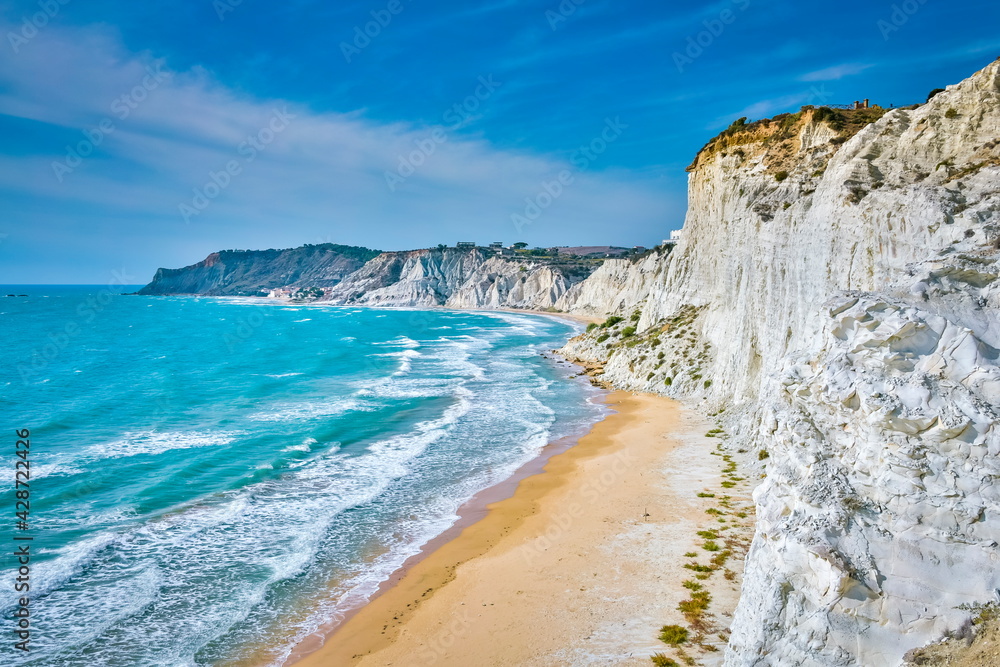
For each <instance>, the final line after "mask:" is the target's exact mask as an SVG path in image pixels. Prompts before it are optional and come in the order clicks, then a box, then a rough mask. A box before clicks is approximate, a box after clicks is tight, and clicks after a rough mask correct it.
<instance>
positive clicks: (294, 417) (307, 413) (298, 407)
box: [247, 398, 375, 422]
mask: <svg viewBox="0 0 1000 667" xmlns="http://www.w3.org/2000/svg"><path fill="white" fill-rule="evenodd" d="M374 409H375V408H374V407H372V406H370V405H366V404H365V403H364V402H363V401H358V400H356V399H354V398H348V399H339V400H333V401H306V402H302V403H284V404H279V405H275V406H273V407H272V408H270V409H268V410H266V411H261V412H257V413H254V414H251V415H248V416H247V419H248V420H250V421H255V422H287V421H304V420H308V419H318V418H320V417H335V416H339V415H343V414H347V413H348V412H371V411H372V410H374Z"/></svg>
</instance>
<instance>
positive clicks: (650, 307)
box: [565, 61, 1000, 667]
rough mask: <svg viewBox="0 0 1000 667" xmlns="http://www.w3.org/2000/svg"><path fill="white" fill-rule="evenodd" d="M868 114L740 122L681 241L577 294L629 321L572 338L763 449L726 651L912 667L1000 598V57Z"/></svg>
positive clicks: (579, 351) (613, 266)
mask: <svg viewBox="0 0 1000 667" xmlns="http://www.w3.org/2000/svg"><path fill="white" fill-rule="evenodd" d="M831 116H834V117H831ZM842 116H843V114H842ZM857 120H858V119H857V118H853V119H847V122H845V119H844V118H843V117H841V118H839V119H838V118H836V117H835V114H831V113H830V112H829V111H828V110H811V111H810V110H806V111H804V112H803V113H802V114H798V115H795V116H789V117H785V118H780V119H776V120H775V122H772V123H766V124H759V125H756V126H753V127H751V126H747V127H746V128H742V129H741V128H734V129H733V130H731V131H730V132H729V133H727V135H726V136H724V137H722V138H720V140H719V141H716V142H714V143H713V144H710V145H709V146H708V147H706V149H705V150H704V151H703V152H702V153H701V154H700V155H699V157H698V159H697V160H696V162H695V164H694V165H693V166H692V175H691V179H690V196H689V201H690V208H689V211H688V216H687V219H686V222H685V225H684V234H683V238H682V240H681V242H680V243H679V245H678V246H677V248H676V249H675V250H674V252H673V253H671V255H670V256H668V257H666V258H665V259H663V260H662V261H657V260H656V259H655V258H651V259H650V260H649V262H648V263H647V264H646V265H643V264H642V263H636V264H628V265H627V264H619V263H615V262H607V263H606V264H605V265H604V266H603V267H602V268H601V269H600V270H599V271H597V272H596V273H595V274H594V276H593V277H591V278H590V279H589V280H588V281H587V282H586V283H584V284H583V285H581V286H580V287H579V288H577V289H576V290H575V297H576V300H575V302H574V303H573V304H572V307H573V308H574V309H578V310H585V311H586V312H600V311H602V310H604V311H606V312H612V313H617V314H618V315H620V316H622V317H624V321H623V322H621V323H619V324H617V325H615V326H610V327H606V328H601V329H598V330H596V331H594V332H591V333H590V334H587V335H585V336H583V337H580V338H578V339H575V340H574V341H571V343H570V344H569V345H567V347H566V349H565V352H566V353H567V354H569V355H570V356H576V357H579V358H582V359H588V360H591V361H596V362H604V363H605V376H604V377H605V379H606V380H608V381H610V382H611V383H613V384H615V385H617V386H621V387H626V388H633V389H641V390H647V391H648V390H652V391H658V392H661V393H667V394H671V395H675V396H683V397H689V398H698V399H704V400H705V401H706V402H707V403H706V405H707V406H708V407H710V408H716V409H718V408H725V412H724V413H723V414H724V419H725V421H726V427H727V430H728V431H729V432H730V433H732V434H733V435H734V437H733V438H732V439H731V441H730V446H732V447H733V448H734V449H735V448H736V447H739V448H742V449H749V450H751V452H753V451H756V450H768V452H769V455H770V456H769V458H767V459H766V464H767V465H766V467H763V464H760V465H761V470H762V471H763V470H766V475H767V477H766V479H765V480H764V481H763V482H762V483H761V484H760V486H759V487H758V488H757V490H756V492H755V499H756V502H757V504H758V524H757V529H756V535H755V538H754V542H753V546H752V548H751V552H750V554H749V556H748V561H747V566H746V578H745V581H744V585H743V590H742V597H741V601H740V605H739V608H738V610H737V615H736V620H735V622H734V625H733V628H732V630H733V634H732V639H731V642H730V646H729V651H728V653H727V656H726V664H727V665H729V666H732V667H735V666H743V665H863V666H864V667H879V666H883V665H885V666H888V665H898V664H899V663H900V661H901V659H902V657H903V655H904V653H906V651H907V650H909V649H911V648H913V647H916V646H921V645H923V644H926V643H928V642H930V641H933V640H937V639H939V638H940V637H942V636H943V635H944V634H945V633H948V632H951V631H955V630H957V629H958V628H959V627H960V626H961V625H962V623H963V622H965V621H966V620H967V618H968V613H967V612H965V611H962V610H960V609H957V607H958V606H959V605H961V604H964V603H977V602H989V601H996V600H998V599H1000V598H998V596H1000V548H998V542H1000V483H998V474H1000V432H998V429H997V426H996V423H997V413H998V410H1000V369H998V366H997V363H998V356H1000V353H998V348H1000V285H998V283H997V277H998V276H1000V251H998V243H1000V241H998V239H1000V229H998V211H1000V168H998V165H1000V61H998V62H997V63H993V64H992V65H990V66H989V67H987V68H986V69H985V70H983V71H981V72H979V73H977V74H976V75H974V76H973V77H971V78H970V79H968V80H966V81H964V82H962V83H961V84H959V85H955V86H951V87H950V88H948V89H947V91H945V92H943V93H940V94H938V95H937V96H935V97H934V98H933V99H932V100H931V101H930V102H929V103H927V104H925V105H921V106H919V107H917V108H912V109H900V110H894V111H890V112H888V113H886V114H885V115H884V117H882V118H881V119H879V120H877V121H875V122H873V123H871V124H869V125H867V126H865V127H863V128H862V129H860V131H857V132H856V134H853V136H850V137H849V138H848V135H850V134H851V133H852V132H854V131H855V130H857V129H858V128H857V127H850V125H851V122H854V121H857ZM868 120H871V118H867V119H864V118H863V119H861V121H862V122H867V121H868ZM845 139H846V141H844V140H845ZM633 315H634V316H635V318H636V321H631V318H632V316H633ZM629 325H632V326H635V327H636V329H637V332H636V333H635V334H633V335H631V336H628V335H626V334H627V333H628V332H625V331H624V327H626V326H629ZM605 337H606V338H605ZM598 341H600V342H598ZM752 458H753V460H754V461H756V458H757V457H756V456H754V457H752ZM753 472H754V474H758V473H757V471H753Z"/></svg>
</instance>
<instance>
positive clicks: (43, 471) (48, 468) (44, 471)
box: [31, 463, 86, 479]
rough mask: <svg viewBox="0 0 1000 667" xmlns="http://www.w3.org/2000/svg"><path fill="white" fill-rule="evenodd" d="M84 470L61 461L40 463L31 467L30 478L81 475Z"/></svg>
mask: <svg viewBox="0 0 1000 667" xmlns="http://www.w3.org/2000/svg"><path fill="white" fill-rule="evenodd" d="M84 472H86V471H85V470H83V469H82V468H75V467H73V466H70V465H64V464H62V463H42V464H40V465H36V466H34V467H33V468H32V469H31V478H32V479H42V478H43V477H51V476H53V475H66V476H70V475H81V474H83V473H84Z"/></svg>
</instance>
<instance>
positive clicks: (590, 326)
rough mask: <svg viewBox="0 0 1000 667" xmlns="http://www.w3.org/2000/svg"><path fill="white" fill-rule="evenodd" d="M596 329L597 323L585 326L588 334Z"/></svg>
mask: <svg viewBox="0 0 1000 667" xmlns="http://www.w3.org/2000/svg"><path fill="white" fill-rule="evenodd" d="M596 328H597V322H591V323H590V324H588V325H587V331H588V332H590V331H593V330H594V329H596Z"/></svg>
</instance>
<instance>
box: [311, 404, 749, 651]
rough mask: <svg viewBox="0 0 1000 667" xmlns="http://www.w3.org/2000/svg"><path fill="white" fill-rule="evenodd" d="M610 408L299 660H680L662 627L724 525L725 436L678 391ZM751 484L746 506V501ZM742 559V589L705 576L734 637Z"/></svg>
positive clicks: (735, 578) (677, 616)
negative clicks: (688, 557) (719, 512)
mask: <svg viewBox="0 0 1000 667" xmlns="http://www.w3.org/2000/svg"><path fill="white" fill-rule="evenodd" d="M607 401H608V403H609V405H611V406H612V407H613V408H614V410H615V411H616V412H615V413H614V414H612V415H610V416H609V417H607V418H606V419H605V420H604V421H602V422H600V423H599V424H597V425H596V426H595V427H594V429H593V430H592V431H591V432H590V433H589V434H587V435H585V436H584V437H583V438H581V439H580V441H579V444H577V445H576V446H575V447H572V448H571V449H569V450H567V451H565V452H563V453H561V454H558V455H556V456H554V457H553V458H552V459H551V460H550V461H549V463H548V465H547V466H546V467H545V470H544V472H542V473H540V474H536V475H533V476H530V477H528V478H526V479H524V480H522V481H521V483H520V484H519V485H518V487H517V489H516V491H515V493H514V494H513V496H512V497H510V498H507V499H505V500H501V501H499V502H496V503H494V504H492V505H490V506H489V507H488V512H487V513H486V515H485V517H484V518H482V519H481V520H479V521H477V522H475V523H472V524H471V525H469V526H467V527H466V528H465V529H464V530H463V531H462V532H461V533H460V535H458V537H456V538H454V539H452V540H451V541H449V542H447V543H446V544H444V545H442V546H441V547H440V548H438V549H437V550H435V551H434V552H433V553H431V554H429V555H428V556H427V557H426V558H424V559H423V560H421V561H420V562H418V563H417V564H416V565H414V566H412V567H411V568H409V569H408V570H407V571H406V572H405V573H403V574H402V576H401V578H400V579H399V580H398V582H396V583H395V585H393V586H392V587H390V588H388V590H386V591H385V592H384V593H383V594H382V595H380V596H378V597H376V598H375V599H374V600H373V601H372V602H371V603H369V604H368V605H367V606H365V607H364V608H362V609H361V610H360V611H359V612H358V613H356V614H355V615H353V616H352V617H351V618H349V620H347V621H346V622H345V623H344V624H343V625H341V626H340V627H339V628H337V629H336V631H335V632H333V633H332V634H331V635H330V636H328V637H326V639H325V643H324V645H323V646H322V648H320V649H319V650H315V651H313V652H311V653H309V654H308V655H305V656H304V657H301V658H300V659H298V660H297V661H295V662H294V664H295V666H296V667H335V666H337V667H339V666H341V665H364V666H376V665H379V666H382V665H463V666H468V665H539V666H540V665H581V664H593V665H598V664H600V665H612V664H613V665H649V664H651V663H650V661H649V658H650V656H651V655H652V654H654V653H657V652H667V653H669V651H668V648H669V647H667V646H666V645H665V644H663V643H662V642H660V641H659V640H658V639H657V633H658V630H659V628H660V627H661V626H662V625H664V624H673V623H677V624H683V623H684V620H683V617H682V615H681V613H680V612H679V611H677V605H678V603H679V602H680V601H681V600H682V599H684V598H686V597H687V594H688V591H686V590H685V589H684V588H683V587H682V585H681V582H682V581H684V580H685V579H689V578H690V575H691V574H692V573H691V572H690V570H687V569H684V567H683V565H684V562H685V560H684V558H685V553H687V552H692V551H694V550H696V549H697V548H698V545H699V544H700V542H701V540H699V538H698V537H697V536H696V533H697V531H699V530H703V529H705V528H712V527H714V528H716V529H718V528H719V527H720V524H719V523H716V521H718V520H719V519H717V518H716V517H715V515H712V514H708V513H706V511H705V510H706V509H708V508H710V507H712V506H713V503H714V502H715V501H713V500H708V499H705V498H699V497H698V495H697V494H698V493H699V492H702V491H713V492H718V490H719V483H720V480H721V479H722V477H721V473H720V469H721V461H720V459H719V457H718V456H713V455H711V452H712V451H713V450H714V449H715V446H716V444H717V442H718V441H717V440H716V439H714V438H709V437H706V436H705V433H706V432H707V431H708V430H710V429H711V428H713V426H714V424H712V423H711V422H709V421H707V420H705V419H703V418H701V417H698V416H696V415H695V414H694V412H693V411H691V410H689V409H687V408H684V407H683V406H682V405H681V404H679V403H677V402H675V401H672V400H670V399H667V398H663V397H658V396H650V395H639V394H631V393H628V392H620V391H619V392H614V393H612V394H610V395H609V396H608V398H607ZM737 491H739V489H733V490H732V492H730V493H731V495H732V497H733V502H736V503H739V502H741V501H743V503H745V502H746V501H747V498H745V497H741V494H740V493H735V492H737ZM732 530H733V533H731V534H732V535H733V537H736V533H737V532H738V531H742V532H743V533H745V532H746V531H747V530H748V528H746V527H740V528H738V527H736V526H733V528H732ZM702 553H704V552H702ZM738 561H741V559H738V558H734V559H732V560H731V561H730V563H729V566H728V567H729V568H730V569H732V570H733V571H734V572H733V574H732V575H731V580H725V579H723V578H722V577H721V576H719V577H713V579H712V581H711V582H706V585H709V584H710V589H711V590H712V596H713V603H712V607H711V610H710V611H711V613H712V614H713V615H714V619H713V620H714V622H715V625H716V626H717V627H718V628H720V629H724V628H726V627H727V626H728V620H729V614H731V612H732V610H733V608H734V607H735V603H736V599H737V590H738V585H739V582H740V579H741V575H742V572H741V570H742V562H738ZM704 644H706V645H709V646H710V648H711V646H715V647H718V648H719V649H721V648H722V646H723V645H724V641H723V640H722V638H721V637H720V636H716V635H712V636H710V637H707V638H706V639H705V640H704ZM721 656H722V652H721V650H719V651H718V652H707V653H704V654H703V655H699V659H700V660H701V661H702V663H703V664H713V663H718V662H721Z"/></svg>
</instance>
